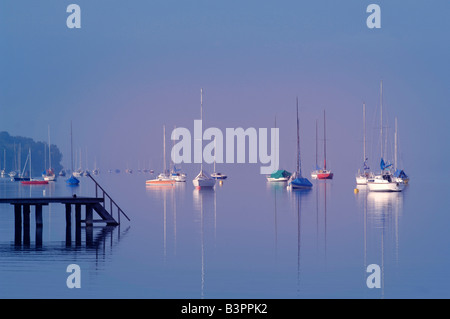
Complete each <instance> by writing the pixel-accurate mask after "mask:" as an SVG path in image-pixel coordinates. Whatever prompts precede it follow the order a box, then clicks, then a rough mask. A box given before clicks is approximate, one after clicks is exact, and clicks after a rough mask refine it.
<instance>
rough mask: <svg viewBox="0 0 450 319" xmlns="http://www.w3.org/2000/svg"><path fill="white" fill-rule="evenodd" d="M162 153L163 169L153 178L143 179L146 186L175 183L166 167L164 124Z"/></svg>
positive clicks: (164, 127) (164, 129)
mask: <svg viewBox="0 0 450 319" xmlns="http://www.w3.org/2000/svg"><path fill="white" fill-rule="evenodd" d="M163 153H164V170H163V172H162V173H160V174H159V175H158V177H157V178H155V179H149V180H147V181H145V185H147V186H155V185H156V186H161V185H167V186H172V185H174V184H175V181H174V180H173V179H171V178H170V176H169V174H167V169H166V126H165V125H163Z"/></svg>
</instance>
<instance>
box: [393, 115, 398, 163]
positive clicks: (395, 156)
mask: <svg viewBox="0 0 450 319" xmlns="http://www.w3.org/2000/svg"><path fill="white" fill-rule="evenodd" d="M397 142H398V135H397V117H395V136H394V144H395V154H394V170H397V147H398V144H397Z"/></svg>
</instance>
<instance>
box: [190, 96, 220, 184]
mask: <svg viewBox="0 0 450 319" xmlns="http://www.w3.org/2000/svg"><path fill="white" fill-rule="evenodd" d="M200 121H201V123H202V124H201V125H202V127H203V89H200ZM201 132H203V128H202V129H201ZM192 184H194V187H196V188H202V187H214V185H215V184H216V180H215V179H214V178H211V176H209V175H208V173H207V172H205V171H203V156H202V162H201V164H200V173H198V175H197V176H196V177H195V178H194V179H193V180H192Z"/></svg>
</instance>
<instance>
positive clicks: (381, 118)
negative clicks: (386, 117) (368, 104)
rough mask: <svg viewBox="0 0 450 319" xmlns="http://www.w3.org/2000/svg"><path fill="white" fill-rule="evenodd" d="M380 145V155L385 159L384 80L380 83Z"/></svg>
mask: <svg viewBox="0 0 450 319" xmlns="http://www.w3.org/2000/svg"><path fill="white" fill-rule="evenodd" d="M380 144H381V146H380V149H381V152H380V154H381V158H383V80H381V82H380Z"/></svg>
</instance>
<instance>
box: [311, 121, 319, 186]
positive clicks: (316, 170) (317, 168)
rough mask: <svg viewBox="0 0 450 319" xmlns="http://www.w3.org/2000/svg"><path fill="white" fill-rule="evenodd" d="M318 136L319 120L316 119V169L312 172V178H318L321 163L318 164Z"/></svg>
mask: <svg viewBox="0 0 450 319" xmlns="http://www.w3.org/2000/svg"><path fill="white" fill-rule="evenodd" d="M317 138H318V134H317V120H316V169H315V170H314V171H312V172H311V178H312V179H317V174H319V170H320V168H319V165H317V150H318V147H317Z"/></svg>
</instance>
